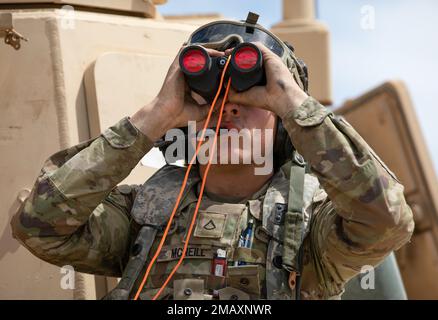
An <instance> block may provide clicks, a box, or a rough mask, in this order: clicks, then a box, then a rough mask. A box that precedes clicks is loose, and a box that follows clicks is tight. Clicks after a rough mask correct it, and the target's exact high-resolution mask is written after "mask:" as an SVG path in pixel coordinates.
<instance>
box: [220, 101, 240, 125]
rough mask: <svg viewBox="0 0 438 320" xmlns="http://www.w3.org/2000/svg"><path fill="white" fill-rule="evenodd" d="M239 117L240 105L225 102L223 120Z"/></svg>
mask: <svg viewBox="0 0 438 320" xmlns="http://www.w3.org/2000/svg"><path fill="white" fill-rule="evenodd" d="M238 117H240V107H239V106H238V105H237V104H233V103H227V104H225V106H224V111H223V118H224V120H225V121H229V120H231V119H233V118H238Z"/></svg>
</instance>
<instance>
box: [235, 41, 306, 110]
mask: <svg viewBox="0 0 438 320" xmlns="http://www.w3.org/2000/svg"><path fill="white" fill-rule="evenodd" d="M254 44H255V45H256V46H257V47H258V48H259V49H260V50H261V52H262V55H263V65H264V68H265V72H266V85H265V86H255V87H252V88H251V89H249V90H247V91H244V92H240V93H238V92H236V91H234V90H232V89H230V93H229V101H230V102H232V103H237V104H241V105H245V106H252V107H258V108H263V109H267V110H269V111H272V112H274V113H276V114H277V115H278V116H279V117H280V118H283V117H284V116H285V115H286V114H287V113H288V112H289V111H290V110H291V109H295V108H297V107H298V106H300V105H301V104H302V103H303V102H304V100H306V98H307V97H308V96H307V94H306V93H305V92H304V91H303V90H302V89H301V88H300V87H299V86H298V84H297V83H296V81H295V80H294V78H293V76H292V74H291V73H290V72H289V69H288V68H287V67H286V66H285V65H284V63H283V61H282V60H281V58H280V57H279V56H277V55H276V54H275V53H273V52H272V51H271V50H269V49H268V48H267V47H265V46H264V45H263V44H262V43H259V42H255V43H254ZM226 53H227V52H226Z"/></svg>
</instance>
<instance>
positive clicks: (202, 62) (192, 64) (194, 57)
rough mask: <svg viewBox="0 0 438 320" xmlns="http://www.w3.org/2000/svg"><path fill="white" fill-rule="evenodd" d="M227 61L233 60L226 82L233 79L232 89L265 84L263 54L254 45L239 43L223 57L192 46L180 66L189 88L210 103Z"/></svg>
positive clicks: (182, 57)
mask: <svg viewBox="0 0 438 320" xmlns="http://www.w3.org/2000/svg"><path fill="white" fill-rule="evenodd" d="M227 59H231V61H230V63H229V65H228V69H227V72H226V74H225V79H227V78H228V77H231V86H232V87H233V89H234V90H236V91H237V92H242V91H245V90H248V89H249V88H251V87H253V86H256V85H264V84H266V76H265V71H264V69H263V58H262V53H261V51H260V49H259V48H257V46H255V45H254V44H252V43H240V44H239V45H237V46H236V47H235V48H234V50H233V51H232V53H231V55H229V56H224V57H211V56H210V55H209V54H208V52H207V50H205V49H204V48H203V47H201V46H198V45H191V46H188V47H186V48H184V49H183V50H182V52H181V54H180V56H179V65H180V67H181V70H182V71H183V73H184V75H185V78H186V81H187V83H188V85H189V87H190V89H191V90H192V91H194V92H196V93H197V94H199V95H200V96H202V97H203V98H204V99H205V100H206V101H207V102H211V101H212V100H213V98H214V96H215V94H216V92H217V89H218V86H219V83H220V77H221V74H222V70H223V68H224V66H225V64H226V62H227ZM224 83H226V82H225V81H224Z"/></svg>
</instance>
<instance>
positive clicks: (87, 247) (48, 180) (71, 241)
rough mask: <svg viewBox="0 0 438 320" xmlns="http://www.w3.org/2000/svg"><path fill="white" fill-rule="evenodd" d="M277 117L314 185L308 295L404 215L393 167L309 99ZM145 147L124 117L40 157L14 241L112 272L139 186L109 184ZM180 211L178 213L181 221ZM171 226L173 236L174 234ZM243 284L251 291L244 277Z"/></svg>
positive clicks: (400, 223) (393, 246) (130, 229)
mask: <svg viewBox="0 0 438 320" xmlns="http://www.w3.org/2000/svg"><path fill="white" fill-rule="evenodd" d="M283 124H284V126H285V128H286V129H287V130H288V133H289V135H290V137H291V139H292V142H293V144H294V146H295V147H296V149H297V150H298V152H299V153H300V154H301V155H303V157H304V158H305V159H306V161H307V162H309V163H310V165H311V170H312V173H313V174H314V175H315V176H316V177H317V179H318V180H319V182H320V183H321V185H322V187H323V189H319V190H317V191H316V192H315V194H314V196H313V203H312V205H311V207H312V209H313V210H312V211H313V215H312V218H311V221H310V230H309V233H308V236H307V237H306V238H305V240H304V270H303V276H302V292H301V293H302V296H303V298H308V299H327V298H333V297H337V296H339V295H340V294H341V293H342V292H343V288H344V285H345V283H346V282H347V281H348V280H349V279H351V278H352V277H353V276H354V275H356V274H357V273H358V272H359V271H360V269H361V267H362V266H363V265H373V266H375V265H377V264H379V263H380V262H381V261H382V260H383V259H384V258H385V257H386V256H387V255H388V254H389V253H390V252H391V251H393V250H397V249H398V248H400V247H401V246H402V245H403V244H405V243H406V242H407V241H408V240H409V239H410V236H411V234H412V232H413V229H414V223H413V219H412V213H411V210H410V208H409V206H408V205H407V204H406V201H405V198H404V196H403V186H402V185H401V184H400V183H399V182H398V181H397V179H396V177H395V176H394V175H393V173H392V172H391V171H390V170H389V169H388V168H387V167H386V166H385V165H384V163H383V162H382V161H381V160H380V159H379V158H378V157H377V156H376V155H375V153H374V152H373V151H372V150H371V148H370V147H369V146H368V145H367V144H366V142H365V141H364V140H363V139H362V138H361V137H360V136H359V134H358V133H357V132H356V131H355V130H354V129H353V128H352V127H351V126H350V125H349V124H348V123H346V122H345V121H344V120H342V119H337V118H336V117H334V116H333V115H332V114H331V113H330V112H329V111H328V110H327V109H326V108H325V107H324V106H322V105H321V104H319V103H318V102H317V101H316V100H314V99H313V98H308V99H307V100H306V101H305V102H304V103H303V104H302V105H301V106H300V107H299V108H297V110H291V112H290V113H288V114H287V115H286V116H285V118H284V119H283ZM151 147H152V142H151V141H149V140H148V139H147V138H146V137H145V136H144V135H142V134H141V133H140V132H139V131H138V130H137V129H136V128H135V127H134V126H133V125H132V124H131V123H130V122H129V120H128V119H126V118H125V119H123V120H121V121H120V122H119V123H117V124H116V125H114V126H113V127H111V128H109V129H108V130H107V131H105V132H104V133H103V134H102V135H101V136H99V137H98V138H96V139H94V140H92V141H89V142H86V143H82V144H80V145H77V146H75V147H72V148H69V149H67V150H64V151H61V152H58V153H56V154H55V155H53V156H52V157H50V158H49V159H48V160H47V162H46V163H45V164H44V167H43V169H42V171H41V173H40V175H39V177H38V178H37V181H36V183H35V187H34V188H33V190H32V193H31V195H30V197H29V198H28V199H27V201H26V202H25V204H24V206H23V207H22V208H21V210H20V211H19V212H17V214H16V215H15V216H14V218H13V220H12V222H11V224H12V229H13V233H14V236H15V238H17V239H18V240H19V241H20V242H21V243H22V244H23V245H24V246H25V247H26V248H28V249H29V250H30V251H31V252H32V253H33V254H35V255H36V256H38V257H40V258H41V259H43V260H45V261H47V262H49V263H53V264H55V265H58V266H63V265H66V264H70V265H72V266H73V267H74V268H75V269H76V270H77V271H80V272H86V273H93V274H100V275H108V276H121V274H122V272H123V269H124V267H125V266H126V261H127V259H128V258H129V254H130V249H131V248H132V244H133V241H134V240H135V237H136V234H137V232H138V224H137V223H136V222H135V221H134V220H133V218H132V216H131V214H130V212H131V209H132V207H133V203H134V199H135V197H136V194H137V192H138V191H139V187H138V186H123V187H122V186H119V187H118V186H117V184H118V183H119V182H120V181H122V180H123V179H124V178H125V177H126V176H127V175H128V174H129V173H130V171H131V170H132V169H133V168H134V167H135V165H136V164H137V163H138V162H139V161H140V159H141V158H142V156H143V155H144V154H145V153H146V152H148V151H149V150H150V149H151ZM166 190H167V188H166V181H163V183H162V188H161V189H159V190H156V194H157V195H159V194H162V195H163V197H165V196H166ZM188 207H190V206H188ZM187 212H189V211H187ZM188 216H189V214H187V215H186V216H185V217H184V213H182V212H181V218H183V219H187V217H188ZM262 218H263V217H262ZM241 221H243V220H241ZM237 225H238V224H236V226H237ZM178 228H181V227H180V226H179V225H178V226H176V229H175V230H176V231H175V234H178V233H179V232H183V230H179V231H178ZM224 232H225V231H224ZM218 241H219V240H218ZM196 247H197V248H194V249H192V254H193V255H198V254H203V253H202V251H199V250H201V249H202V243H201V244H196ZM260 250H262V252H263V250H267V248H266V247H265V248H260ZM177 251H178V250H176V251H175V254H178V252H177ZM152 252H153V250H152ZM199 252H201V253H199ZM205 254H206V255H207V254H208V252H205ZM170 255H171V253H170ZM164 257H166V256H164ZM254 258H255V259H256V257H254ZM195 260H196V259H195V258H194V259H188V261H189V262H191V261H195ZM175 262H176V261H175V260H171V261H168V262H166V263H164V264H162V265H155V266H154V268H155V269H154V270H153V275H152V277H151V279H150V281H149V282H148V284H147V286H148V287H149V288H150V289H151V290H156V289H153V288H152V287H154V283H158V282H159V280H160V277H161V280H163V279H162V276H161V274H163V273H165V272H166V271H165V270H168V269H169V268H171V266H172V263H175ZM267 263H270V262H269V261H267ZM184 268H186V271H187V272H189V273H190V272H193V267H189V265H187V266H185V264H183V265H182V266H181V268H180V274H181V272H183V271H184ZM207 269H208V268H207V267H206V266H205V265H202V264H199V265H198V266H197V269H196V270H197V273H198V272H199V273H205V278H206V279H207V281H205V283H207V284H206V286H211V287H214V286H217V287H220V286H222V285H223V283H221V282H220V281H221V280H223V279H211V278H212V277H211V275H207V273H210V270H207ZM248 272H250V274H251V275H253V274H254V275H255V274H257V276H255V277H254V279H255V281H256V282H257V281H261V283H262V284H263V281H265V280H263V279H260V277H259V275H260V273H258V272H257V273H254V270H250V271H248ZM175 279H178V274H177V275H176V277H175ZM257 279H258V280H257ZM218 281H219V284H218ZM248 283H249V284H251V288H253V289H254V288H255V287H254V285H255V283H254V282H252V280H251V281H249V282H248ZM166 292H167V293H168V294H170V293H171V290H170V289H166ZM148 296H149V294H148V295H145V296H144V298H147V297H148ZM257 296H258V295H257V294H253V295H252V296H251V298H257Z"/></svg>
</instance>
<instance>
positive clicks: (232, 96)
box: [228, 86, 267, 108]
mask: <svg viewBox="0 0 438 320" xmlns="http://www.w3.org/2000/svg"><path fill="white" fill-rule="evenodd" d="M228 101H230V102H231V103H236V104H241V105H245V106H250V107H257V108H263V107H266V105H267V104H266V88H265V87H262V86H256V87H252V88H251V89H249V90H246V91H243V92H237V91H235V90H234V89H232V88H231V89H230V92H229V94H228Z"/></svg>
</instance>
